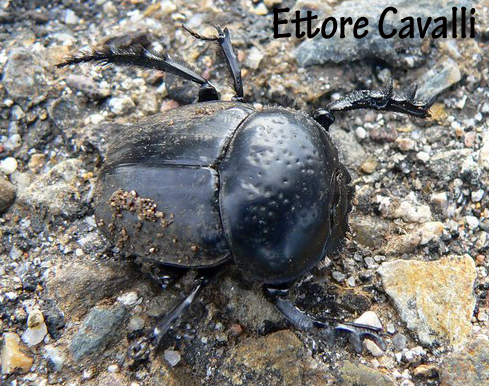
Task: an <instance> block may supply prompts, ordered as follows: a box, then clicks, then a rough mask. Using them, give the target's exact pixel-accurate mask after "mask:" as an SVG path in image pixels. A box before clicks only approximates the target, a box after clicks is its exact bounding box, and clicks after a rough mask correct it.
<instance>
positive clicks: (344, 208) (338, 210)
mask: <svg viewBox="0 0 489 386" xmlns="http://www.w3.org/2000/svg"><path fill="white" fill-rule="evenodd" d="M350 182H351V176H350V173H348V170H346V168H345V167H344V166H343V165H340V167H339V168H338V169H336V170H335V172H334V173H333V176H332V191H331V201H330V209H329V216H330V229H331V236H330V240H329V242H328V245H327V247H326V248H327V250H326V254H327V255H331V254H333V253H335V252H336V251H337V250H338V249H339V248H340V246H341V243H342V241H343V239H344V237H345V234H346V231H347V230H348V214H349V213H350V211H351V200H352V197H353V188H352V187H351V186H350V185H349V183H350Z"/></svg>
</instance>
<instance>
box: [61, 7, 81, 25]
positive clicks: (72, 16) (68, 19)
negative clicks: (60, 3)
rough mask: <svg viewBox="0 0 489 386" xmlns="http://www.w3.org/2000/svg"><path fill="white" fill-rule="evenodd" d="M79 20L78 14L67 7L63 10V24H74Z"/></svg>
mask: <svg viewBox="0 0 489 386" xmlns="http://www.w3.org/2000/svg"><path fill="white" fill-rule="evenodd" d="M79 22H80V19H79V18H78V16H76V13H75V12H73V11H72V10H71V9H67V10H66V12H65V24H69V25H76V24H78V23H79Z"/></svg>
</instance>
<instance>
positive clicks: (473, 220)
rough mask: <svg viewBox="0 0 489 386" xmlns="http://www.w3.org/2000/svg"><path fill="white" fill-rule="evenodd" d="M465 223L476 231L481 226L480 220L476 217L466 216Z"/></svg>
mask: <svg viewBox="0 0 489 386" xmlns="http://www.w3.org/2000/svg"><path fill="white" fill-rule="evenodd" d="M465 221H466V222H467V225H468V226H469V228H470V229H475V228H477V227H478V226H479V219H478V218H477V217H474V216H465Z"/></svg>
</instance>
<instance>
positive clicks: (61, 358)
mask: <svg viewBox="0 0 489 386" xmlns="http://www.w3.org/2000/svg"><path fill="white" fill-rule="evenodd" d="M44 350H46V354H47V356H48V358H49V359H50V360H51V362H52V363H53V364H54V368H55V370H56V371H60V370H61V368H62V367H63V364H64V362H65V359H66V356H65V354H64V353H63V351H62V350H61V349H60V348H58V347H54V346H51V345H47V346H45V347H44Z"/></svg>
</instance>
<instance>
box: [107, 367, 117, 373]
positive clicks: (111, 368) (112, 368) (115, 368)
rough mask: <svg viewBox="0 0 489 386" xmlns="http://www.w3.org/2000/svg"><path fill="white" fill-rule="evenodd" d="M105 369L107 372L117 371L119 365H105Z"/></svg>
mask: <svg viewBox="0 0 489 386" xmlns="http://www.w3.org/2000/svg"><path fill="white" fill-rule="evenodd" d="M107 371H108V372H109V373H117V372H118V371H119V366H117V365H110V366H109V367H107Z"/></svg>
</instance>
